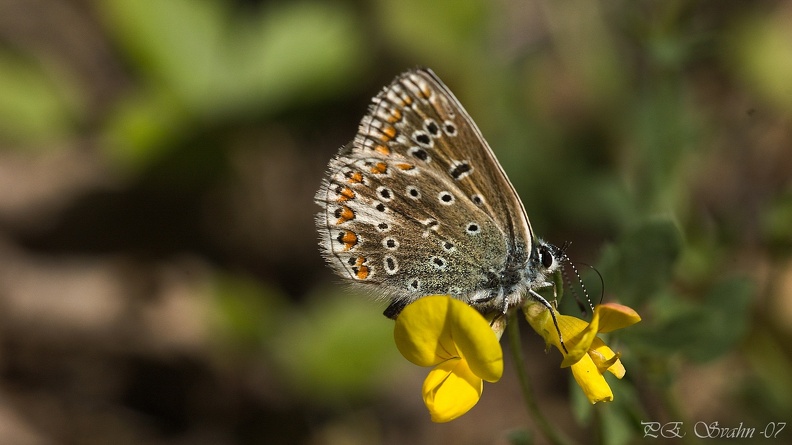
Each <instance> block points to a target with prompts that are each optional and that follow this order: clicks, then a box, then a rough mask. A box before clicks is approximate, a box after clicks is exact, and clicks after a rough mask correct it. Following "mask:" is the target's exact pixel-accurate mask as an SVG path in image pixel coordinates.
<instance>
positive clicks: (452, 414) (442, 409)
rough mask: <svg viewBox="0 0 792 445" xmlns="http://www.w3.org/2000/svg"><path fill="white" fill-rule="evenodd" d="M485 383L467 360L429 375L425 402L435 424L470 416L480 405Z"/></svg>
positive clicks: (455, 361)
mask: <svg viewBox="0 0 792 445" xmlns="http://www.w3.org/2000/svg"><path fill="white" fill-rule="evenodd" d="M483 385H484V383H483V381H482V380H481V378H479V377H477V376H476V375H475V374H474V373H473V371H471V369H470V368H469V367H468V366H467V363H466V362H465V360H462V359H458V358H457V359H451V360H447V361H445V362H443V363H441V364H439V365H437V366H436V367H435V368H434V369H432V370H431V371H430V372H429V375H428V376H427V377H426V380H424V385H423V399H424V403H425V404H426V407H427V408H428V409H429V413H430V414H431V416H432V421H433V422H448V421H451V420H454V419H456V418H457V417H459V416H461V415H462V414H465V413H466V412H468V411H469V410H470V409H471V408H473V406H475V405H476V403H478V401H479V398H481V392H482V390H483Z"/></svg>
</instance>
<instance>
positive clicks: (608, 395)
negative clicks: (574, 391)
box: [572, 354, 613, 403]
mask: <svg viewBox="0 0 792 445" xmlns="http://www.w3.org/2000/svg"><path fill="white" fill-rule="evenodd" d="M572 376H574V377H575V381H576V382H577V384H578V385H580V388H581V389H583V393H584V394H586V398H588V400H589V402H591V403H597V402H610V401H612V400H613V391H611V389H610V386H608V382H606V381H605V377H603V376H602V374H600V373H599V370H598V369H597V365H596V364H594V361H593V360H592V359H591V357H589V356H588V354H586V355H585V356H584V357H583V358H581V359H580V360H579V361H578V362H577V363H575V364H573V365H572Z"/></svg>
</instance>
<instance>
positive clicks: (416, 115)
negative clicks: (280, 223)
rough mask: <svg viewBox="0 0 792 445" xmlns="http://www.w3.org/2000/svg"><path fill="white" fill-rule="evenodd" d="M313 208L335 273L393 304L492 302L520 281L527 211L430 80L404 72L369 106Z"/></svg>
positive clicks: (448, 97) (463, 115)
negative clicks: (425, 298) (446, 298)
mask: <svg viewBox="0 0 792 445" xmlns="http://www.w3.org/2000/svg"><path fill="white" fill-rule="evenodd" d="M316 199H317V202H318V203H319V204H320V205H321V206H322V207H323V211H322V212H320V213H319V215H318V216H317V226H318V228H319V232H320V234H321V239H322V241H321V244H322V246H323V250H324V252H325V257H326V258H327V259H328V261H329V262H330V264H331V265H332V266H333V268H334V269H335V270H336V271H337V272H338V273H339V274H340V275H341V276H343V277H346V278H350V279H351V280H352V281H354V282H357V283H361V284H364V285H369V286H370V287H371V288H372V289H374V290H375V291H378V292H379V293H380V294H383V295H386V296H388V297H390V298H395V299H399V300H405V301H411V300H413V299H415V298H418V297H420V296H422V295H428V294H437V293H439V294H451V295H454V296H456V297H458V298H463V299H467V300H469V301H473V300H475V299H477V298H488V295H491V296H492V298H495V297H497V296H498V295H499V294H500V295H502V294H503V293H510V292H512V291H513V290H514V289H513V288H514V287H515V286H517V285H519V284H520V283H519V282H520V281H522V280H523V279H524V276H523V275H522V274H523V273H524V270H525V267H526V264H527V261H528V253H529V252H530V248H531V241H532V233H531V229H530V225H529V223H528V220H527V218H526V217H525V213H524V210H523V207H522V203H521V202H520V200H519V198H518V197H517V195H516V193H515V192H514V189H513V187H512V185H511V183H510V182H509V181H508V179H507V178H506V175H505V173H504V172H503V170H502V168H501V167H500V165H499V164H498V162H497V160H496V159H495V157H494V155H493V153H492V150H491V149H490V148H489V146H488V145H487V143H486V142H485V140H484V139H483V137H482V136H481V134H480V132H479V130H478V128H477V127H476V126H475V124H474V123H473V121H472V120H471V118H470V116H469V115H468V114H467V112H465V110H464V109H463V108H462V106H461V105H460V104H459V102H458V101H457V99H456V98H455V97H454V96H453V94H452V93H451V92H450V91H449V90H448V88H446V87H445V86H444V85H443V84H442V82H441V81H440V80H439V79H438V78H437V77H436V76H435V75H434V74H433V73H432V72H431V71H428V70H414V71H409V72H406V73H404V74H402V75H401V76H399V77H398V78H397V79H396V80H394V81H393V82H392V83H391V84H390V85H389V86H387V87H386V88H385V89H383V90H382V91H381V92H380V93H379V94H378V95H377V96H376V97H375V98H374V99H373V100H372V105H371V107H370V109H369V113H368V114H367V115H366V116H365V117H364V118H363V119H362V121H361V124H360V128H359V130H358V134H357V136H356V137H355V139H354V140H353V142H352V143H351V144H350V145H349V146H347V147H345V148H343V149H342V150H341V152H340V153H339V154H338V156H336V157H335V158H334V159H333V160H332V161H331V162H330V169H329V173H328V176H327V178H326V179H325V181H324V182H323V185H322V187H321V189H320V190H319V192H318V193H317V196H316ZM509 287H511V288H509Z"/></svg>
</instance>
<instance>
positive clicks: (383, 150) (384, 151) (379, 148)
mask: <svg viewBox="0 0 792 445" xmlns="http://www.w3.org/2000/svg"><path fill="white" fill-rule="evenodd" d="M374 150H376V151H378V152H380V153H382V154H384V155H385V156H388V155H389V154H391V151H390V148H388V147H386V146H384V145H382V144H378V145H377V146H376V147H374Z"/></svg>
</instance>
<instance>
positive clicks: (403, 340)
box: [394, 295, 503, 382]
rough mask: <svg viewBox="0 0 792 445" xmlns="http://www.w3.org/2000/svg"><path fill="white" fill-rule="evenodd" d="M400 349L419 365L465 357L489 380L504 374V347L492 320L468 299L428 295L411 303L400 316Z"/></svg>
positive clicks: (397, 335)
mask: <svg viewBox="0 0 792 445" xmlns="http://www.w3.org/2000/svg"><path fill="white" fill-rule="evenodd" d="M394 339H395V340H396V347H397V348H398V349H399V352H401V354H402V355H403V356H404V357H405V358H406V359H407V360H409V361H411V362H413V363H415V364H416V365H419V366H433V365H437V364H440V363H442V362H444V361H446V360H449V359H452V358H464V359H465V360H466V361H467V365H466V366H469V367H470V369H471V370H472V372H473V373H475V375H477V376H479V377H480V378H482V379H484V380H487V381H489V382H495V381H498V380H499V379H500V377H501V375H503V351H502V350H501V347H500V343H499V342H498V338H497V337H496V335H495V333H494V332H493V331H492V329H491V328H490V325H489V323H488V322H487V321H486V320H485V319H484V317H483V316H482V315H481V314H480V313H479V312H478V311H476V310H475V309H473V308H472V307H470V306H468V305H467V304H466V303H464V302H462V301H460V300H455V299H453V298H451V297H448V296H436V295H432V296H427V297H423V298H420V299H418V300H417V301H415V302H413V303H411V304H409V305H408V306H407V307H406V308H404V310H402V312H401V314H399V316H398V317H397V318H396V326H395V329H394Z"/></svg>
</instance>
